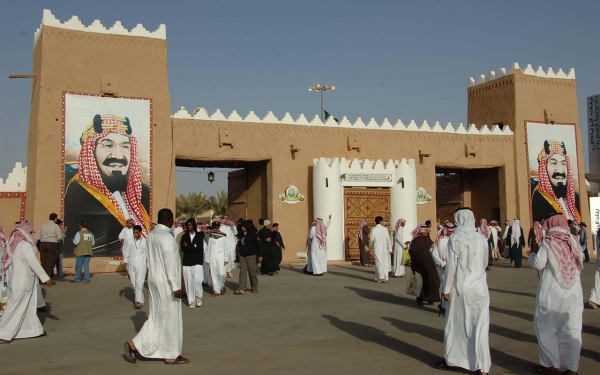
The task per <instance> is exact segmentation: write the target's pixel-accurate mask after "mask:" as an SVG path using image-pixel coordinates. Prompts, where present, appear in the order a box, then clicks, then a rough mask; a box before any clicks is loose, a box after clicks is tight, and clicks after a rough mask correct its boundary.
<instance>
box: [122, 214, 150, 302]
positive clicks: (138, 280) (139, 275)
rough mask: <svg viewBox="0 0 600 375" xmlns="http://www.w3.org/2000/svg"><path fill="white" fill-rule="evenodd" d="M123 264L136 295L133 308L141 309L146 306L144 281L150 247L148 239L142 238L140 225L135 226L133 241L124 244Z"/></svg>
mask: <svg viewBox="0 0 600 375" xmlns="http://www.w3.org/2000/svg"><path fill="white" fill-rule="evenodd" d="M123 262H124V263H125V267H126V268H127V273H128V274H129V281H131V285H132V286H133V291H134V293H135V300H134V302H133V307H134V308H135V309H141V308H142V307H143V306H144V280H145V279H146V270H147V268H148V247H147V245H146V239H145V238H144V237H142V227H141V226H139V225H134V226H133V239H131V240H128V241H125V243H124V244H123Z"/></svg>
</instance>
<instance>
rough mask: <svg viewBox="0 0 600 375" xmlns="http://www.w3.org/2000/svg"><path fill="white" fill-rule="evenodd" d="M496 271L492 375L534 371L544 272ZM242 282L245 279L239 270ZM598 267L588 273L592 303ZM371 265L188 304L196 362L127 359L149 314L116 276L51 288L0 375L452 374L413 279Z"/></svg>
mask: <svg viewBox="0 0 600 375" xmlns="http://www.w3.org/2000/svg"><path fill="white" fill-rule="evenodd" d="M499 263H500V264H499V265H498V266H496V267H494V269H493V270H492V271H491V272H490V273H488V282H489V287H490V291H491V301H492V306H491V326H490V343H491V346H492V352H491V355H492V362H493V366H492V370H491V373H492V374H529V373H533V366H534V365H535V364H537V363H538V351H537V350H538V349H537V341H536V337H535V333H534V330H533V323H532V320H533V311H534V305H535V292H536V288H537V283H538V279H537V274H536V272H535V271H534V270H531V269H529V268H523V269H520V270H516V269H512V268H509V267H508V264H507V262H506V261H504V262H499ZM236 276H237V274H236ZM593 276H594V269H593V265H592V264H589V265H587V266H586V269H585V270H584V275H583V286H584V296H585V297H586V298H587V296H588V295H589V292H590V288H591V284H592V281H593ZM373 277H374V276H373V269H372V268H361V267H355V266H332V267H330V272H329V273H328V274H326V275H325V276H324V277H312V276H305V275H303V274H302V273H301V271H300V270H299V269H295V268H292V267H288V268H286V269H285V270H283V271H282V272H281V273H280V274H279V275H277V276H274V277H268V276H261V278H260V283H261V285H260V293H259V294H255V295H253V294H246V295H243V296H235V295H233V294H232V290H231V289H230V288H232V287H235V285H236V284H235V283H234V282H232V281H228V282H227V286H228V288H229V290H228V293H227V295H225V296H223V297H219V298H211V297H210V296H209V295H208V294H206V296H205V298H204V306H202V307H201V308H197V309H193V310H191V309H188V308H184V309H183V318H184V323H183V324H184V325H183V327H184V332H185V333H184V345H183V350H184V353H183V354H184V356H185V357H188V358H189V359H190V360H191V363H190V364H187V365H182V366H171V367H168V368H167V367H165V365H164V364H162V362H159V361H143V362H142V361H138V363H137V364H135V365H132V364H129V363H127V362H125V361H124V360H123V358H122V350H123V341H125V340H127V339H130V338H131V337H133V336H134V335H135V333H136V332H137V331H139V329H140V328H141V327H142V325H143V323H144V321H145V320H146V318H147V308H144V309H142V310H133V309H132V307H131V305H132V303H131V302H130V301H131V300H132V299H133V291H132V289H131V285H130V284H129V282H128V280H127V279H126V278H125V277H123V276H120V275H98V276H95V277H93V279H92V282H91V283H90V284H77V285H76V284H70V283H60V284H59V285H57V286H55V287H52V288H49V289H48V290H47V296H46V300H47V302H48V303H49V304H51V307H52V309H51V312H49V313H45V314H41V315H40V318H41V320H42V323H43V324H44V327H45V329H46V331H47V332H48V336H47V337H44V338H39V339H32V340H20V341H15V342H13V343H11V344H8V345H2V346H1V347H0V358H1V359H0V373H2V374H34V373H43V374H45V375H49V374H144V375H153V374H161V375H162V374H164V373H165V371H168V373H169V374H190V373H194V374H244V375H252V374H307V373H308V374H348V375H352V374H357V375H358V374H360V375H364V374H378V375H384V374H399V373H404V374H424V375H427V374H444V372H442V371H439V370H436V369H434V368H432V367H431V366H432V365H433V364H434V363H435V362H436V361H437V360H439V359H440V357H441V355H442V354H443V327H444V319H443V318H439V317H438V314H437V310H436V308H435V306H433V307H424V308H421V307H418V306H417V305H416V303H415V301H414V299H412V298H411V297H409V296H407V295H406V294H405V292H404V291H405V288H406V280H407V279H392V280H390V281H389V282H388V283H386V284H377V283H375V282H373ZM583 332H584V333H583V351H582V356H581V366H580V371H579V373H580V374H598V373H600V310H590V309H586V310H585V312H584V327H583Z"/></svg>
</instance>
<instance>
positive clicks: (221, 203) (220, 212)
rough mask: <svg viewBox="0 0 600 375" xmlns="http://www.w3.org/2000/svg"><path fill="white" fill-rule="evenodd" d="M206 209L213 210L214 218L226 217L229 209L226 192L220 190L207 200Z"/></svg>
mask: <svg viewBox="0 0 600 375" xmlns="http://www.w3.org/2000/svg"><path fill="white" fill-rule="evenodd" d="M207 209H209V210H213V215H215V216H220V217H223V216H225V215H227V211H228V209H229V200H228V197H227V192H226V191H224V190H221V192H219V193H218V194H217V196H216V197H215V196H214V195H212V196H210V197H209V198H208V199H207Z"/></svg>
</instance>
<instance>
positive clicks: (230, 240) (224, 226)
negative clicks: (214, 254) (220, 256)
mask: <svg viewBox="0 0 600 375" xmlns="http://www.w3.org/2000/svg"><path fill="white" fill-rule="evenodd" d="M219 231H220V232H221V233H223V234H224V235H225V236H227V237H226V240H225V243H224V246H225V249H224V251H225V261H226V262H227V265H226V266H225V274H226V276H227V277H228V278H232V277H233V274H232V273H231V271H233V270H234V269H235V242H234V240H235V238H234V235H233V230H232V229H231V227H230V226H229V219H228V218H227V217H224V218H223V220H221V225H220V226H219ZM232 258H233V259H232Z"/></svg>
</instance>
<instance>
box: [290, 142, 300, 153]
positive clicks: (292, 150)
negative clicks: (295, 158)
mask: <svg viewBox="0 0 600 375" xmlns="http://www.w3.org/2000/svg"><path fill="white" fill-rule="evenodd" d="M290 152H291V153H292V154H295V153H296V152H300V149H299V148H298V147H296V145H295V144H293V143H292V144H291V145H290Z"/></svg>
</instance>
